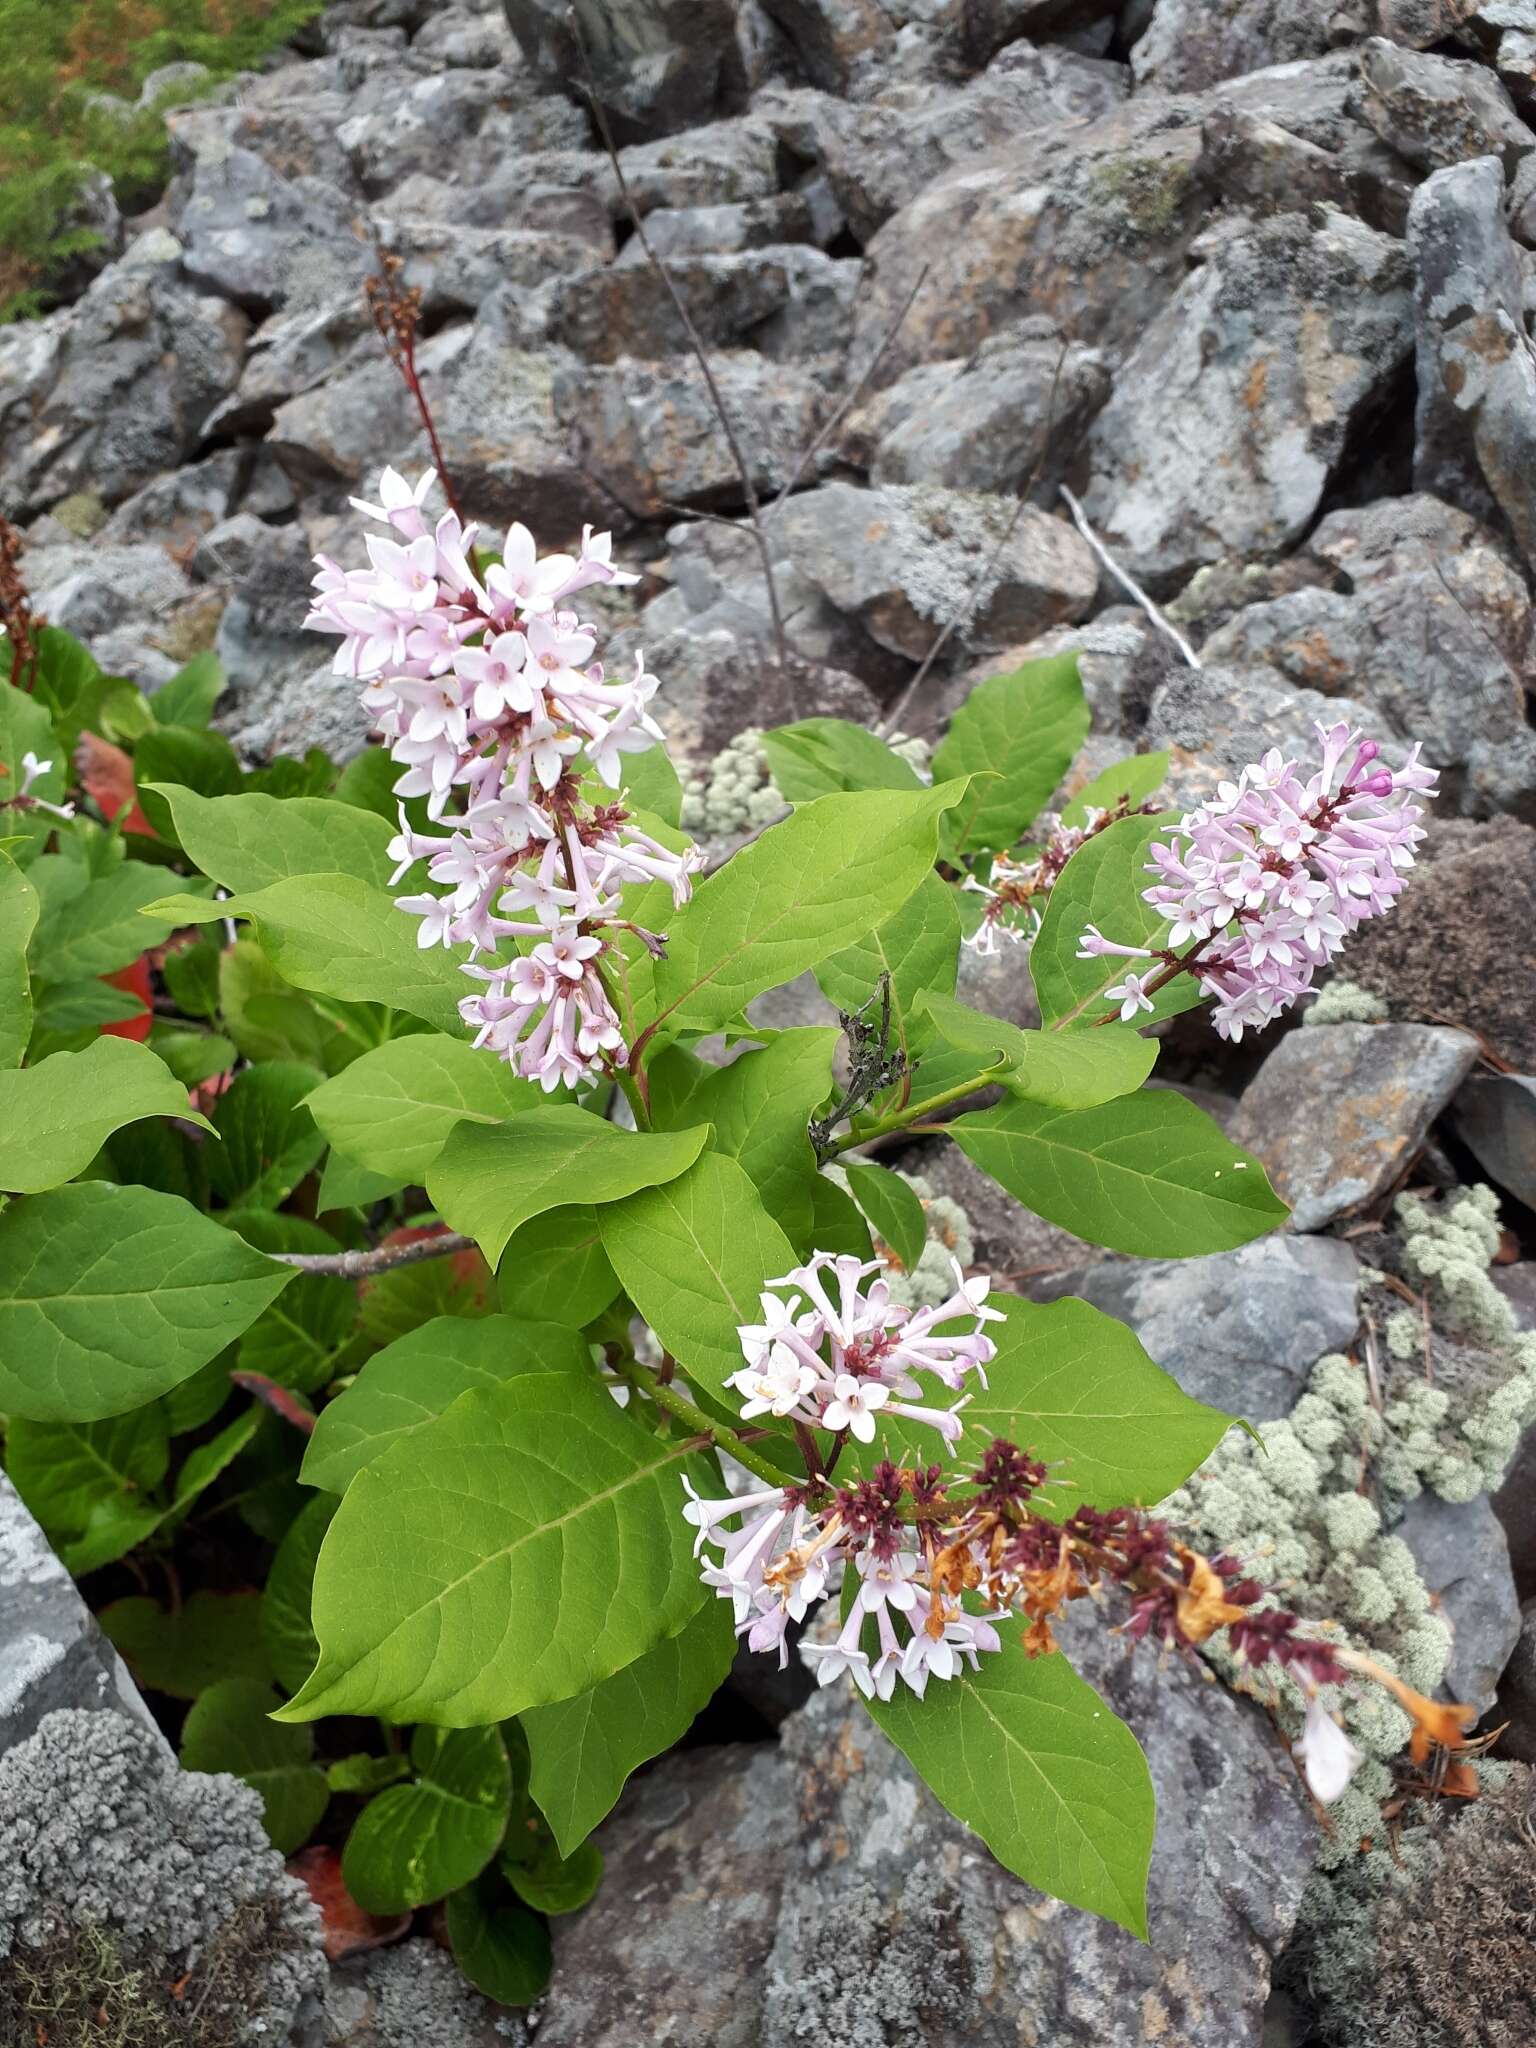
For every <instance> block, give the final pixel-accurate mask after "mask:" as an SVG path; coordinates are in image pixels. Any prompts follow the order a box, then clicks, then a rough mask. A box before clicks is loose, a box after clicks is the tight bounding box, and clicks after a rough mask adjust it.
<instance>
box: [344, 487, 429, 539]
mask: <svg viewBox="0 0 1536 2048" xmlns="http://www.w3.org/2000/svg"><path fill="white" fill-rule="evenodd" d="M436 482H437V471H436V470H435V469H428V470H424V471H423V472H422V474H421V476H420V477H419V478H418V479H417V481H416V482H415V483H414V484H408V483H407V482H406V480H405V478H404V477H403V476H402V475H401V474H400V472H399V470H397V469H386V470H385V471H384V474H383V475H382V476H381V477H380V478H379V502H378V504H377V505H371V504H370V503H369V502H368V500H367V499H366V498H349V499H348V500H347V503H348V504H349V505H350V506H351V507H352V509H353V511H354V512H362V513H365V514H366V515H367V517H368V518H369V519H381V520H383V521H384V523H385V524H386V525H388V526H392V527H394V529H395V531H396V532H397V533H403V534H404V535H405V536H406V537H407V539H410V540H414V539H415V538H416V537H417V536H418V535H419V534H423V533H425V532H426V530H427V523H426V520H425V519H424V518H423V517H422V512H421V508H422V506H423V505H424V504H425V503H426V500H427V498H428V496H429V494H430V492H431V490H432V486H433V485H434V484H435V483H436Z"/></svg>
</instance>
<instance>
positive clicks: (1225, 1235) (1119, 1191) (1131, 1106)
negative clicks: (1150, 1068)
mask: <svg viewBox="0 0 1536 2048" xmlns="http://www.w3.org/2000/svg"><path fill="white" fill-rule="evenodd" d="M950 1132H951V1135H952V1136H953V1138H954V1140H955V1143H956V1144H957V1145H958V1146H959V1147H960V1149H961V1151H962V1152H964V1153H965V1155H966V1157H967V1158H968V1159H971V1160H972V1161H974V1163H975V1164H976V1165H977V1166H979V1167H980V1168H981V1170H982V1172H983V1173H989V1174H991V1176H992V1178H993V1179H994V1180H995V1181H996V1182H997V1183H998V1184H999V1186H1001V1187H1004V1188H1006V1189H1007V1191H1008V1193H1009V1194H1010V1195H1012V1196H1013V1197H1014V1198H1015V1200H1017V1201H1020V1202H1022V1203H1023V1204H1024V1206H1025V1207H1026V1208H1027V1209H1033V1210H1034V1212H1035V1214H1036V1215H1037V1216H1043V1217H1045V1218H1046V1220H1047V1221H1048V1222H1050V1223H1056V1224H1059V1225H1060V1226H1061V1228H1062V1229H1063V1230H1070V1231H1071V1232H1072V1233H1073V1234H1074V1235H1075V1236H1077V1237H1082V1238H1086V1239H1087V1240H1088V1242H1089V1243H1090V1244H1102V1245H1107V1246H1108V1248H1109V1249H1110V1250H1111V1251H1116V1252H1132V1253H1134V1254H1135V1255H1136V1256H1137V1257H1139V1258H1144V1259H1189V1258H1195V1257H1197V1256H1198V1255H1199V1254H1200V1253H1202V1252H1225V1251H1233V1250H1235V1249H1236V1247H1237V1246H1238V1245H1240V1244H1247V1243H1249V1242H1250V1240H1251V1239H1253V1238H1255V1237H1263V1236H1264V1235H1266V1233H1267V1232H1269V1231H1271V1230H1275V1229H1278V1227H1279V1226H1280V1224H1282V1223H1283V1222H1284V1221H1285V1219H1286V1216H1287V1215H1288V1214H1289V1211H1288V1210H1287V1209H1286V1206H1285V1204H1284V1202H1282V1201H1281V1200H1280V1197H1279V1196H1278V1195H1277V1194H1276V1193H1275V1191H1274V1190H1273V1188H1271V1186H1270V1184H1269V1181H1268V1180H1267V1178H1266V1177H1265V1173H1264V1169H1263V1167H1262V1166H1260V1164H1259V1163H1258V1161H1257V1160H1256V1159H1254V1158H1252V1157H1250V1155H1249V1154H1248V1153H1246V1152H1243V1151H1240V1150H1239V1149H1238V1147H1237V1146H1236V1145H1234V1144H1233V1143H1232V1142H1231V1141H1230V1139H1228V1138H1226V1137H1224V1136H1223V1134H1222V1131H1221V1128H1220V1126H1219V1125H1218V1124H1216V1123H1215V1122H1213V1121H1212V1119H1211V1118H1210V1117H1208V1116H1207V1115H1206V1113H1205V1111H1204V1110H1203V1109H1197V1108H1196V1107H1195V1105H1194V1104H1193V1103H1192V1102H1189V1101H1186V1100H1185V1098H1184V1097H1183V1096H1182V1095H1178V1094H1176V1093H1175V1092H1174V1091H1173V1090H1172V1089H1171V1088H1142V1089H1139V1090H1138V1091H1137V1093H1136V1094H1134V1095H1127V1096H1124V1097H1122V1098H1121V1099H1120V1100H1119V1101H1116V1102H1109V1103H1105V1104H1103V1105H1102V1106H1101V1107H1099V1108H1097V1109H1078V1110H1063V1109H1050V1108H1047V1107H1045V1106H1044V1105H1042V1104H1039V1103H1034V1102H1025V1101H1013V1102H1007V1103H1004V1104H1002V1105H1001V1106H1000V1107H999V1108H997V1109H984V1110H973V1111H971V1112H970V1113H969V1114H968V1115H966V1116H962V1117H958V1118H957V1119H956V1120H955V1122H954V1123H953V1124H952V1125H951V1126H950Z"/></svg>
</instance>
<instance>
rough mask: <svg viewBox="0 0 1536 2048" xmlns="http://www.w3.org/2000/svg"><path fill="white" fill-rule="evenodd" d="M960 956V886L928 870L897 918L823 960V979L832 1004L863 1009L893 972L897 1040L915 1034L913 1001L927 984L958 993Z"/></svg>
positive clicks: (821, 984) (945, 992)
mask: <svg viewBox="0 0 1536 2048" xmlns="http://www.w3.org/2000/svg"><path fill="white" fill-rule="evenodd" d="M959 959H960V911H959V907H958V902H957V899H956V896H955V892H954V890H953V889H952V888H951V887H950V886H949V884H948V883H947V882H943V881H940V879H939V877H938V876H937V875H932V874H931V875H926V876H925V877H924V878H923V880H922V881H921V882H919V884H918V886H917V888H916V889H915V890H914V891H913V892H912V894H911V895H910V896H909V897H908V898H907V900H906V902H905V903H904V904H903V905H902V906H901V908H900V910H898V911H897V912H896V914H895V916H894V917H891V918H888V919H887V920H886V922H885V923H884V924H881V925H877V926H876V927H875V929H874V930H873V931H872V932H870V933H869V934H868V935H867V936H866V937H865V938H862V939H860V940H859V941H858V942H857V944H855V945H852V946H846V947H844V949H843V950H842V951H841V952H840V953H834V954H833V955H832V957H831V959H829V960H823V961H822V963H821V965H820V966H819V967H818V968H817V969H816V980H817V984H818V986H819V987H820V989H821V992H822V994H823V995H824V996H825V997H826V999H827V1001H828V1002H829V1003H835V1004H836V1005H837V1007H838V1008H839V1009H840V1010H857V1009H859V1008H860V1007H861V1006H862V1005H863V1004H864V1003H866V1002H868V1000H869V998H870V997H871V996H872V995H874V993H875V992H876V990H877V989H878V988H879V986H880V977H881V975H882V974H889V976H890V977H891V1017H892V1021H893V1023H894V1026H895V1032H896V1038H897V1042H898V1043H899V1044H900V1045H901V1046H902V1047H903V1048H905V1047H906V1046H907V1045H908V1043H909V1038H910V1020H911V1013H912V1009H913V1005H914V1003H915V1001H916V998H917V997H918V995H919V994H920V993H921V992H922V991H923V990H924V989H934V990H937V991H938V992H939V993H940V994H943V995H953V994H954V990H955V974H956V969H957V966H958V963H959Z"/></svg>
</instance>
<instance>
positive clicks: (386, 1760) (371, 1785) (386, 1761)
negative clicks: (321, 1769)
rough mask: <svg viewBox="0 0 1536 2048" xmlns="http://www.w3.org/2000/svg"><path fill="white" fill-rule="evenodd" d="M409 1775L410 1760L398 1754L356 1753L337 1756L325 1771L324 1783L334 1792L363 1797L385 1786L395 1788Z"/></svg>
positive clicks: (360, 1751)
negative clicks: (359, 1794)
mask: <svg viewBox="0 0 1536 2048" xmlns="http://www.w3.org/2000/svg"><path fill="white" fill-rule="evenodd" d="M410 1775H411V1765H410V1759H409V1758H408V1757H403V1756H399V1755H394V1754H391V1755H389V1756H369V1755H368V1754H367V1753H366V1752H365V1751H362V1750H358V1751H355V1752H354V1753H353V1755H351V1756H343V1757H338V1758H337V1759H336V1761H335V1763H333V1764H330V1765H328V1766H327V1768H326V1773H325V1782H326V1784H327V1785H329V1786H330V1788H331V1790H332V1791H333V1792H360V1793H362V1794H363V1796H364V1797H365V1798H366V1797H368V1796H369V1795H370V1794H371V1793H374V1792H382V1791H383V1790H384V1787H385V1786H386V1785H398V1784H399V1783H400V1780H401V1779H402V1778H408V1777H409V1776H410Z"/></svg>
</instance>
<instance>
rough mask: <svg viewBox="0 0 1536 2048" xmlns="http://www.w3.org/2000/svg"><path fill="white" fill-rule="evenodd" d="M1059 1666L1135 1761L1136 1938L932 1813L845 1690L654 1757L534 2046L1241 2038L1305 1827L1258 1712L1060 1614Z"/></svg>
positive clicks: (563, 1959)
mask: <svg viewBox="0 0 1536 2048" xmlns="http://www.w3.org/2000/svg"><path fill="white" fill-rule="evenodd" d="M1064 1635H1065V1636H1066V1638H1067V1639H1068V1641H1069V1643H1070V1647H1071V1651H1072V1654H1073V1657H1074V1661H1075V1662H1076V1663H1077V1664H1078V1666H1079V1668H1080V1669H1081V1670H1082V1671H1083V1673H1084V1675H1085V1676H1086V1677H1088V1678H1089V1679H1090V1680H1091V1681H1092V1682H1093V1683H1094V1684H1095V1685H1097V1686H1098V1687H1099V1689H1100V1691H1101V1692H1102V1693H1103V1695H1104V1698H1105V1700H1106V1703H1107V1704H1108V1705H1110V1706H1111V1707H1113V1708H1114V1710H1115V1711H1116V1712H1117V1713H1120V1714H1122V1715H1123V1716H1124V1717H1125V1718H1126V1719H1127V1720H1129V1721H1130V1723H1131V1725H1132V1726H1133V1727H1134V1728H1136V1730H1137V1732H1138V1733H1139V1734H1140V1736H1141V1737H1142V1739H1143V1741H1144V1743H1145V1744H1146V1746H1147V1751H1148V1757H1149V1761H1150V1763H1151V1768H1152V1775H1153V1779H1154V1781H1155V1783H1156V1787H1157V1795H1158V1807H1159V1818H1158V1831H1157V1844H1156V1847H1155V1849H1154V1852H1153V1859H1152V1878H1151V1926H1152V1937H1151V1941H1150V1944H1148V1945H1143V1944H1142V1943H1140V1942H1138V1941H1136V1940H1135V1939H1134V1937H1132V1936H1131V1935H1129V1934H1127V1933H1125V1932H1124V1930H1123V1929H1120V1928H1117V1927H1112V1926H1110V1925H1109V1924H1108V1923H1107V1922H1104V1921H1101V1920H1096V1919H1094V1918H1093V1917H1092V1915H1090V1914H1087V1913H1083V1912H1080V1911H1078V1910H1076V1909H1075V1908H1073V1907H1070V1906H1063V1905H1059V1904H1058V1903H1056V1902H1055V1901H1053V1900H1049V1899H1046V1898H1044V1897H1043V1896H1042V1895H1041V1894H1040V1893H1039V1892H1037V1891H1035V1890H1034V1889H1033V1888H1032V1887H1030V1886H1028V1885H1025V1884H1022V1883H1020V1882H1019V1880H1018V1879H1016V1878H1014V1877H1012V1876H1010V1875H1009V1874H1008V1873H1007V1872H1006V1871H1004V1870H1003V1869H1002V1868H1001V1866H1000V1865H998V1864H997V1863H995V1862H994V1861H993V1860H992V1858H991V1857H990V1856H989V1855H988V1853H987V1851H986V1850H985V1849H984V1848H983V1847H982V1845H981V1843H980V1842H979V1841H978V1840H977V1839H976V1837H975V1836H974V1835H971V1834H970V1833H969V1832H968V1831H967V1830H966V1829H964V1828H963V1827H961V1826H960V1824H959V1823H958V1822H956V1821H955V1820H953V1819H952V1818H951V1817H950V1816H949V1815H948V1814H947V1813H946V1812H945V1811H944V1810H943V1808H941V1807H940V1806H939V1804H938V1803H937V1801H936V1800H935V1799H934V1798H933V1797H932V1796H931V1794H929V1793H928V1792H927V1790H926V1789H925V1788H924V1787H923V1786H922V1784H921V1783H920V1782H919V1781H918V1779H917V1777H916V1775H915V1774H914V1773H913V1771H912V1770H911V1769H910V1767H909V1766H908V1765H907V1763H906V1762H905V1760H904V1759H903V1758H902V1757H901V1756H900V1755H899V1754H898V1753H897V1751H896V1750H895V1749H894V1748H893V1747H892V1746H891V1744H890V1743H888V1742H887V1741H886V1739H885V1737H884V1736H883V1735H881V1734H880V1732H879V1731H878V1729H876V1727H875V1726H874V1723H873V1722H872V1721H871V1720H870V1719H869V1717H868V1716H867V1715H866V1713H865V1712H864V1709H863V1707H862V1706H861V1705H860V1703H859V1701H858V1699H857V1697H856V1696H855V1695H854V1694H853V1693H852V1691H851V1690H849V1689H847V1688H833V1689H831V1690H828V1691H826V1692H823V1693H820V1694H818V1696H817V1697H816V1698H815V1699H813V1700H812V1702H811V1704H810V1705H809V1706H808V1707H806V1708H804V1709H802V1710H801V1711H800V1712H799V1713H796V1714H793V1715H791V1716H790V1718H789V1720H788V1721H787V1722H786V1723H785V1724H784V1728H783V1735H782V1747H781V1749H779V1750H777V1751H775V1750H770V1749H763V1750H758V1751H756V1752H752V1753H747V1754H742V1753H739V1752H731V1751H722V1750H702V1751H695V1752H693V1753H692V1754H690V1755H683V1756H674V1757H670V1758H668V1759H666V1760H665V1761H664V1762H663V1763H662V1764H660V1765H659V1766H658V1768H657V1769H656V1770H655V1771H654V1772H652V1773H651V1774H650V1775H649V1776H648V1777H647V1778H646V1779H644V1780H643V1781H642V1782H641V1784H640V1785H638V1786H636V1787H634V1788H633V1789H632V1790H631V1791H630V1793H629V1794H628V1795H627V1796H626V1798H625V1799H624V1800H623V1801H622V1802H621V1804H620V1806H619V1808H618V1810H617V1812H616V1813H615V1815H614V1816H613V1818H612V1819H611V1820H610V1821H609V1822H608V1823H607V1825H606V1826H605V1827H604V1828H603V1830H602V1832H601V1836H600V1840H601V1845H602V1848H603V1851H604V1854H605V1856H606V1857H607V1880H606V1882H605V1884H604V1887H603V1889H602V1891H601V1892H600V1893H599V1894H598V1897H597V1898H596V1900H594V1902H593V1904H592V1905H591V1906H590V1907H588V1908H587V1910H586V1911H585V1912H584V1913H582V1914H580V1915H578V1916H576V1917H574V1918H572V1919H568V1920H561V1921H557V1922H556V1924H555V1936H556V1944H557V1946H556V1958H557V1977H556V1986H557V1989H556V1994H555V1996H554V1997H553V1998H552V1999H551V2001H550V2010H549V2014H548V2017H547V2018H546V2019H545V2020H544V2022H543V2024H542V2025H541V2027H540V2030H539V2042H540V2048H578V2044H579V2048H633V2044H634V2043H636V2042H639V2041H647V2040H655V2041H665V2042H668V2043H670V2044H674V2048H705V2044H706V2043H711V2044H712V2043H716V2042H718V2043H721V2044H725V2048H800V2044H802V2043H804V2042H806V2041H808V2040H822V2041H826V2042H828V2043H832V2042H836V2043H837V2044H839V2048H844V2044H847V2048H862V2044H865V2043H869V2044H881V2048H883V2044H886V2043H902V2044H913V2048H916V2044H918V2043H921V2044H922V2048H962V2044H964V2048H1019V2044H1020V2043H1021V2042H1029V2043H1032V2044H1036V2048H1121V2044H1127V2048H1128V2044H1130V2043H1132V2042H1137V2043H1140V2042H1156V2043H1158V2044H1159V2048H1258V2044H1259V2040H1260V2034H1261V2029H1262V2010H1263V2005H1264V1999H1265V1993H1266V1989H1267V1985H1268V1977H1269V1968H1270V1964H1271V1962H1272V1960H1273V1958H1274V1957H1275V1955H1276V1954H1277V1953H1278V1952H1279V1951H1280V1949H1281V1948H1282V1947H1283V1946H1284V1944H1285V1942H1286V1940H1287V1938H1288V1936H1289V1934H1290V1930H1291V1926H1292V1923H1293V1921H1294V1919H1295V1915H1296V1909H1297V1905H1298V1902H1299V1900H1300V1897H1301V1891H1302V1887H1303V1885H1304V1883H1305V1881H1306V1878H1307V1875H1308V1872H1309V1870H1310V1868H1311V1863H1312V1856H1313V1852H1314V1848H1315V1844H1316V1827H1315V1824H1314V1822H1313V1820H1312V1818H1311V1815H1310V1813H1309V1812H1308V1811H1307V1809H1306V1805H1305V1801H1304V1800H1303V1799H1302V1797H1301V1796H1300V1794H1299V1792H1298V1790H1297V1786H1296V1780H1295V1776H1294V1773H1293V1772H1292V1769H1291V1766H1290V1764H1289V1763H1288V1761H1287V1760H1286V1757H1285V1753H1284V1751H1283V1749H1282V1748H1281V1746H1280V1744H1279V1742H1278V1740H1277V1739H1276V1737H1275V1736H1274V1734H1273V1732H1272V1731H1271V1729H1270V1727H1269V1725H1268V1723H1267V1722H1266V1721H1265V1719H1264V1717H1263V1716H1262V1715H1261V1714H1260V1713H1259V1712H1258V1711H1257V1710H1256V1709H1255V1708H1253V1707H1251V1706H1249V1705H1247V1704H1246V1703H1244V1702H1242V1701H1239V1700H1236V1699H1234V1698H1233V1697H1232V1696H1231V1695H1230V1694H1228V1693H1226V1692H1224V1691H1223V1690H1222V1689H1221V1688H1219V1687H1218V1686H1215V1685H1208V1684H1206V1683H1204V1682H1203V1681H1202V1680H1201V1678H1200V1677H1199V1675H1198V1674H1197V1673H1195V1672H1193V1671H1191V1670H1189V1669H1188V1668H1187V1667H1185V1666H1183V1665H1173V1666H1170V1667H1169V1668H1168V1669H1167V1670H1165V1671H1162V1672H1159V1670H1158V1660H1157V1658H1156V1657H1155V1656H1146V1655H1138V1656H1137V1657H1135V1658H1134V1659H1128V1658H1127V1657H1126V1656H1125V1653H1124V1648H1123V1645H1122V1643H1121V1642H1120V1641H1119V1640H1118V1639H1116V1638H1114V1637H1112V1636H1111V1635H1110V1634H1109V1632H1108V1630H1107V1628H1106V1627H1105V1625H1104V1623H1103V1621H1102V1619H1100V1618H1099V1617H1097V1616H1092V1615H1089V1616H1084V1615H1082V1614H1081V1612H1080V1611H1075V1612H1074V1614H1073V1616H1072V1619H1071V1625H1070V1627H1069V1628H1068V1629H1066V1630H1065V1631H1064Z"/></svg>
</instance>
